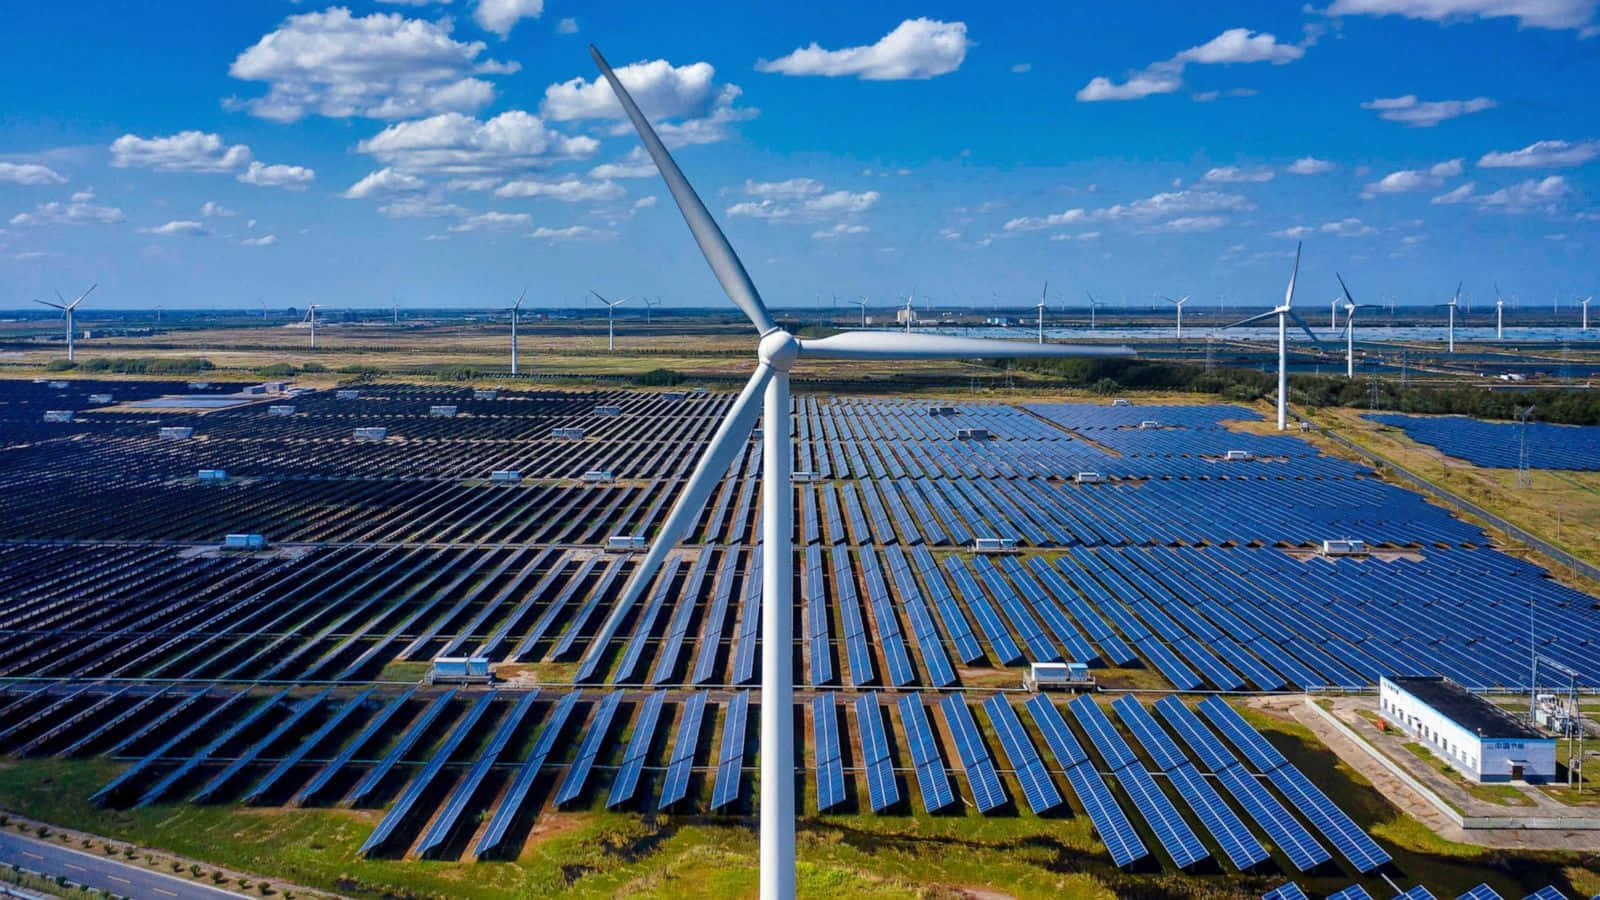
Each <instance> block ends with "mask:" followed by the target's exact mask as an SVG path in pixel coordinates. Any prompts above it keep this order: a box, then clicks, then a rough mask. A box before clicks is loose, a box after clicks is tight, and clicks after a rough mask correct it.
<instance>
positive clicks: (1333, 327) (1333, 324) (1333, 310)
mask: <svg viewBox="0 0 1600 900" xmlns="http://www.w3.org/2000/svg"><path fill="white" fill-rule="evenodd" d="M1339 299H1340V298H1338V297H1334V298H1333V299H1332V300H1329V301H1328V330H1329V331H1337V330H1338V329H1339Z"/></svg>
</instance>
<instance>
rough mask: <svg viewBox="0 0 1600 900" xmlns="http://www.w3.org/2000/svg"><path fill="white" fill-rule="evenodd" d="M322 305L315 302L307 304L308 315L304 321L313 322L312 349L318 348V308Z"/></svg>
mask: <svg viewBox="0 0 1600 900" xmlns="http://www.w3.org/2000/svg"><path fill="white" fill-rule="evenodd" d="M321 308H322V307H320V306H318V305H317V304H315V303H310V304H307V305H306V317H305V319H304V320H303V321H306V322H310V323H311V349H313V350H315V349H317V310H319V309H321Z"/></svg>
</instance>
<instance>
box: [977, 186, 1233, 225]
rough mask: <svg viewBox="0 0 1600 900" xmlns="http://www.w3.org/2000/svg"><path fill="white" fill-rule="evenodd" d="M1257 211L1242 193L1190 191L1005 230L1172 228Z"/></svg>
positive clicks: (1031, 219)
mask: <svg viewBox="0 0 1600 900" xmlns="http://www.w3.org/2000/svg"><path fill="white" fill-rule="evenodd" d="M1254 208H1255V206H1254V204H1252V203H1251V202H1250V200H1249V199H1248V198H1246V197H1243V196H1241V195H1239V194H1227V193H1222V192H1220V191H1214V190H1210V189H1208V188H1190V189H1188V190H1181V191H1169V192H1166V193H1161V194H1155V195H1153V196H1150V197H1145V198H1142V199H1139V200H1135V201H1133V202H1132V203H1118V204H1115V205H1113V206H1107V207H1103V208H1101V209H1093V210H1085V209H1081V208H1074V209H1069V210H1067V211H1065V212H1060V213H1054V214H1052V215H1048V216H1036V217H1035V216H1023V217H1020V218H1016V219H1011V220H1010V221H1008V222H1006V223H1005V225H1004V226H1002V228H1003V230H1005V231H1012V232H1021V231H1039V230H1042V229H1046V228H1059V227H1062V226H1065V225H1077V224H1080V223H1089V222H1118V221H1133V222H1150V221H1154V220H1156V219H1168V220H1169V221H1168V223H1167V224H1168V225H1171V224H1172V223H1173V222H1177V221H1179V220H1184V219H1196V220H1198V219H1203V218H1208V217H1205V216H1200V215H1199V214H1201V213H1212V214H1214V213H1219V212H1243V211H1247V210H1251V209H1254ZM1214 217H1215V216H1211V217H1210V218H1214ZM1205 224H1206V223H1204V222H1200V221H1195V222H1187V221H1185V222H1183V223H1182V224H1180V225H1178V226H1176V227H1175V228H1173V229H1171V230H1183V229H1185V228H1188V229H1190V230H1198V228H1197V226H1199V227H1203V226H1204V225H1205Z"/></svg>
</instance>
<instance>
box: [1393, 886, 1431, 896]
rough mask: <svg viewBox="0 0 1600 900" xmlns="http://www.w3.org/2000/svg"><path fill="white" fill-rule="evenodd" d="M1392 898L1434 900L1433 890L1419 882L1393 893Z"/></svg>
mask: <svg viewBox="0 0 1600 900" xmlns="http://www.w3.org/2000/svg"><path fill="white" fill-rule="evenodd" d="M1394 900H1434V896H1433V892H1431V891H1429V890H1428V889H1427V888H1425V887H1423V886H1422V885H1420V884H1419V885H1417V886H1416V887H1412V888H1407V889H1405V890H1403V891H1401V892H1400V893H1398V894H1395V895H1394Z"/></svg>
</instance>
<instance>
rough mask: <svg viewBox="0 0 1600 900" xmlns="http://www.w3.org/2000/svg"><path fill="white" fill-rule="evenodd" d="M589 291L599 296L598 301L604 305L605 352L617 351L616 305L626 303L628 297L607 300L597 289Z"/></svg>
mask: <svg viewBox="0 0 1600 900" xmlns="http://www.w3.org/2000/svg"><path fill="white" fill-rule="evenodd" d="M589 293H591V294H593V295H595V296H596V297H599V298H600V302H601V303H604V304H605V305H606V352H607V353H615V352H616V351H617V307H619V306H621V305H622V304H624V303H627V302H628V300H629V299H630V298H628V297H623V298H622V299H621V300H607V299H606V298H605V296H604V295H602V294H601V293H600V292H599V291H596V290H592V289H591V290H590V291H589Z"/></svg>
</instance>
